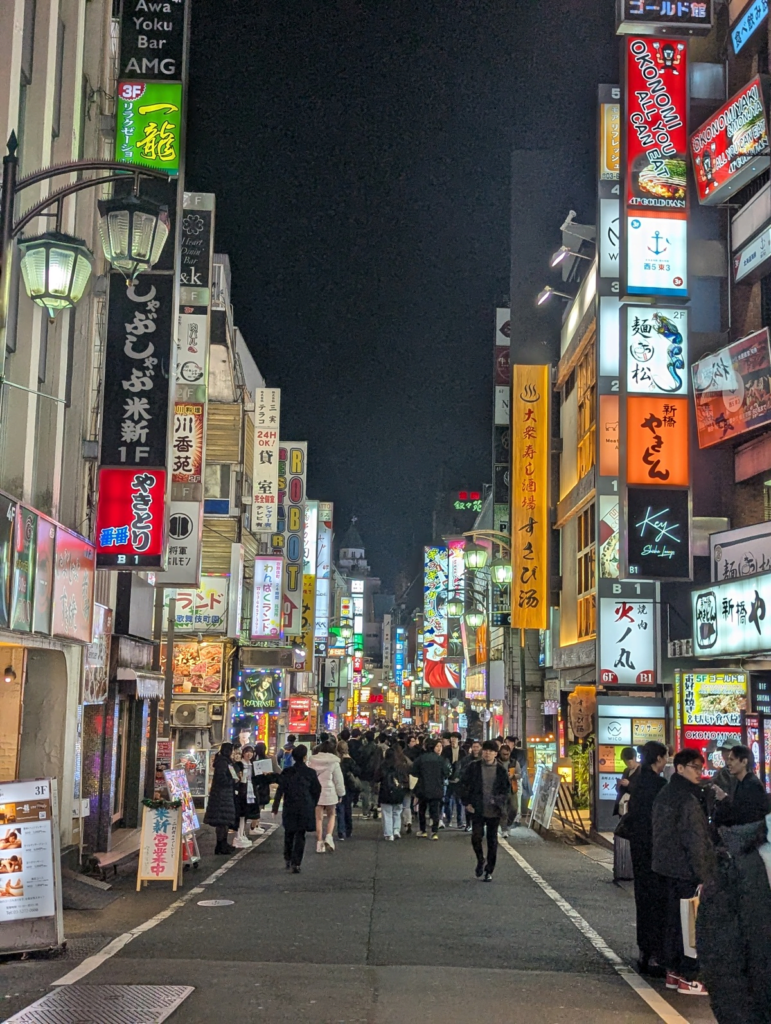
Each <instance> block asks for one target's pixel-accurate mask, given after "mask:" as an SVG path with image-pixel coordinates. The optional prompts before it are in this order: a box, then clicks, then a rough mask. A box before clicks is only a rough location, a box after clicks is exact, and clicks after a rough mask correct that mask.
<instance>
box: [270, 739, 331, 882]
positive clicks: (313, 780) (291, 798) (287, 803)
mask: <svg viewBox="0 0 771 1024" xmlns="http://www.w3.org/2000/svg"><path fill="white" fill-rule="evenodd" d="M307 754H308V748H307V747H306V746H305V744H304V743H300V744H299V745H298V746H296V747H293V748H292V757H293V759H294V764H293V765H291V766H290V767H289V768H285V769H284V770H283V772H282V773H281V775H280V776H279V778H278V789H277V790H276V795H275V797H274V799H273V816H274V817H275V816H276V815H277V814H278V807H279V804H280V803H281V801H282V799H283V801H284V807H283V810H282V814H281V818H282V824H283V826H284V863H285V864H286V867H287V870H289V869H291V870H292V873H293V874H295V875H297V874H299V873H300V864H301V863H302V859H303V853H304V852H305V833H306V832H314V831H315V830H316V804H317V803H318V802H319V797H320V796H321V783H320V782H319V777H318V775H317V774H316V772H315V771H314V770H313V769H312V768H309V767H308V766H307V764H306V763H305V758H306V756H307Z"/></svg>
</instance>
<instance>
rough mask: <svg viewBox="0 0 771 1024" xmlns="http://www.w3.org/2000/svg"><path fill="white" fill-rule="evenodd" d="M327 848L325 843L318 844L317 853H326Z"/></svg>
mask: <svg viewBox="0 0 771 1024" xmlns="http://www.w3.org/2000/svg"><path fill="white" fill-rule="evenodd" d="M326 852H327V848H326V846H325V844H324V843H316V853H326Z"/></svg>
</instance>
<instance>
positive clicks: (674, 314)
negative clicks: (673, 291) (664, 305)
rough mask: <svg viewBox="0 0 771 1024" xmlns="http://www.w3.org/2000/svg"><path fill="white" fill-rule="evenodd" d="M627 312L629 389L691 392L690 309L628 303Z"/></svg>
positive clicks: (627, 374) (656, 391)
mask: <svg viewBox="0 0 771 1024" xmlns="http://www.w3.org/2000/svg"><path fill="white" fill-rule="evenodd" d="M624 314H625V317H626V321H625V325H626V327H625V338H626V342H625V343H626V389H627V392H628V393H629V394H645V395H650V394H654V395H687V394H688V373H687V371H686V365H687V360H688V312H687V310H685V309H657V308H656V307H655V306H626V307H625V308H624Z"/></svg>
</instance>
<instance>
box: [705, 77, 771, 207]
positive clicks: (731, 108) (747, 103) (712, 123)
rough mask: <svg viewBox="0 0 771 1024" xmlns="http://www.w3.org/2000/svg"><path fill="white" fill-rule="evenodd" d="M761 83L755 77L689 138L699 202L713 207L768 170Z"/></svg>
mask: <svg viewBox="0 0 771 1024" xmlns="http://www.w3.org/2000/svg"><path fill="white" fill-rule="evenodd" d="M768 154H769V145H768V124H767V122H766V110H765V103H764V95H763V83H762V81H761V79H760V76H756V77H755V78H753V79H752V80H751V81H749V82H748V83H747V84H746V85H745V86H743V87H742V88H741V89H740V90H739V92H737V93H736V94H735V95H734V96H732V97H731V99H730V100H728V102H727V103H726V104H725V105H724V106H722V107H720V109H719V110H717V111H716V112H715V113H714V114H713V115H712V116H711V117H710V118H709V119H708V120H707V121H705V122H704V124H703V125H701V127H700V128H699V129H698V130H697V131H695V132H694V133H693V135H692V136H691V158H692V160H693V169H694V176H695V178H696V190H697V192H698V194H699V202H700V203H704V204H706V205H710V206H711V205H714V204H715V203H720V202H723V201H724V200H725V197H726V196H727V195H728V193H730V192H737V191H738V190H739V189H741V188H744V186H745V185H746V184H747V183H748V182H750V181H752V179H753V178H757V176H758V175H759V174H762V173H763V171H765V170H766V169H767V168H768V166H769V155H768Z"/></svg>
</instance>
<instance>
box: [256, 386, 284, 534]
mask: <svg viewBox="0 0 771 1024" xmlns="http://www.w3.org/2000/svg"><path fill="white" fill-rule="evenodd" d="M280 425H281V391H280V390H279V389H278V388H260V389H259V390H258V391H257V393H256V395H255V398H254V468H253V473H252V481H253V488H254V497H253V499H252V529H253V530H254V532H255V533H260V532H263V531H264V532H268V531H269V532H271V533H273V532H275V531H276V530H278V528H279V526H278V508H279V498H278V491H279V486H278V478H279V472H278V469H279V466H278V462H279V429H280Z"/></svg>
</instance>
